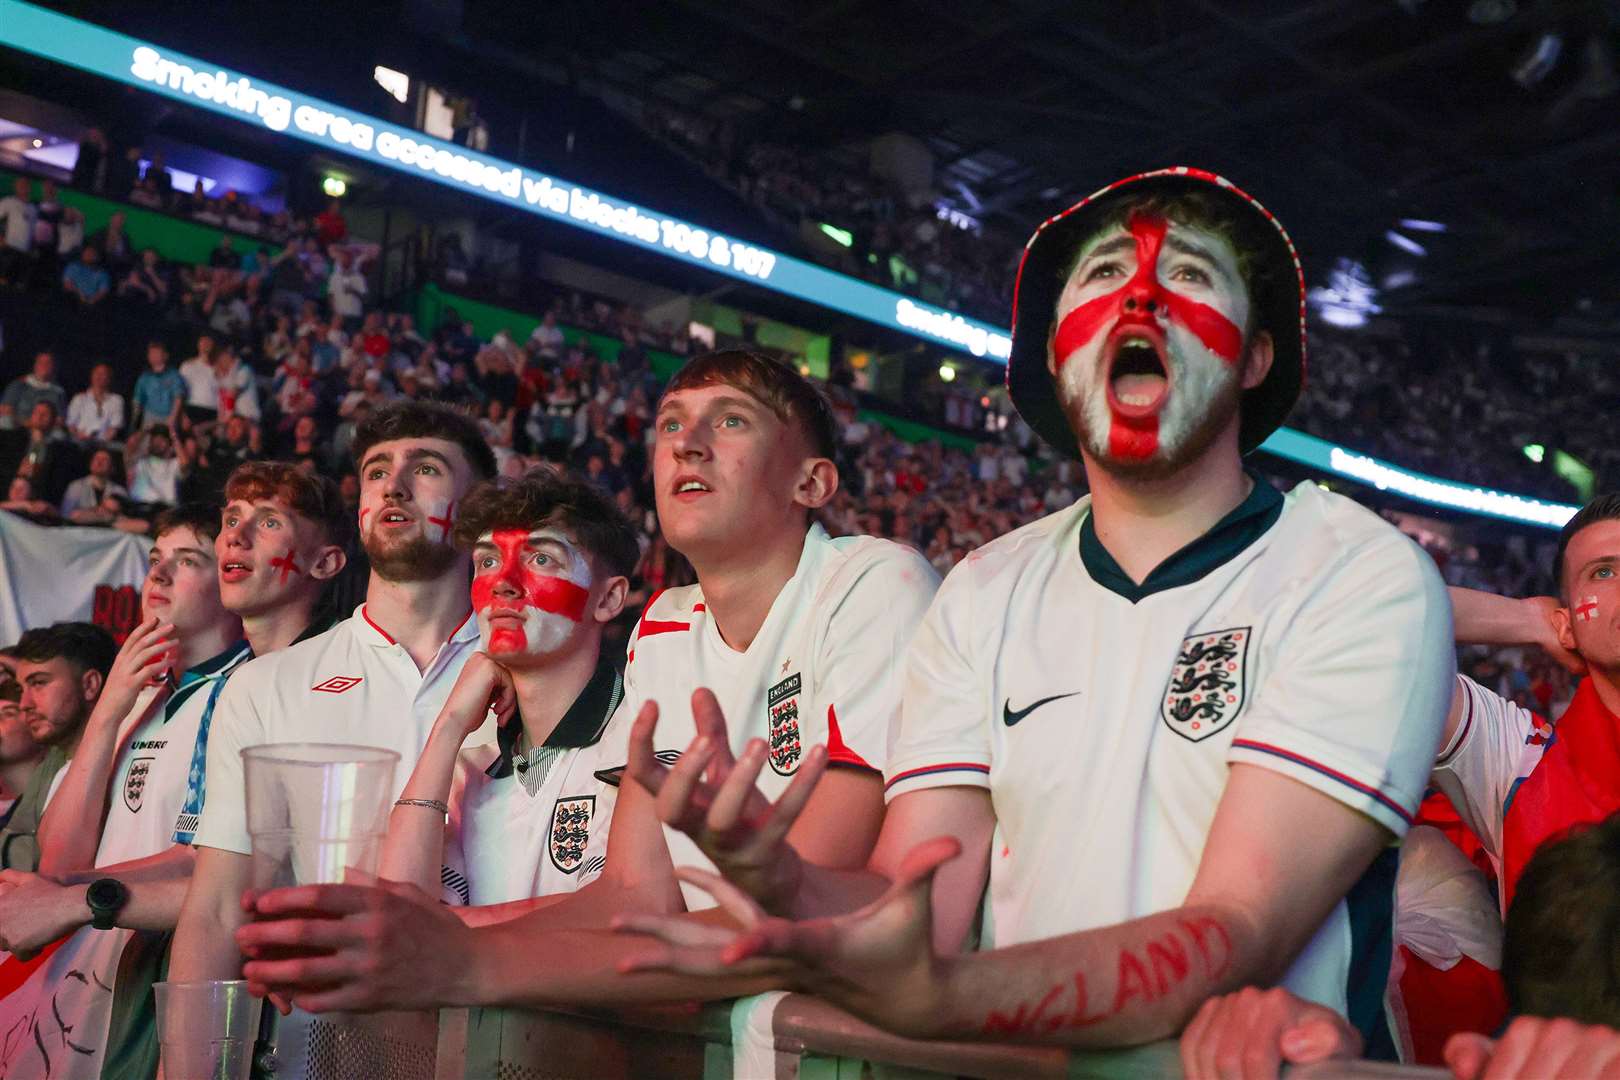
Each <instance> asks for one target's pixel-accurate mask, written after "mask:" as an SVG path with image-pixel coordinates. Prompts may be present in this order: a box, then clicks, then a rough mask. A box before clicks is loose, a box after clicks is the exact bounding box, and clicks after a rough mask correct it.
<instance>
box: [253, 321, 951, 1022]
mask: <svg viewBox="0 0 1620 1080" xmlns="http://www.w3.org/2000/svg"><path fill="white" fill-rule="evenodd" d="M656 430H657V437H656V442H655V444H654V448H653V455H654V456H653V476H654V482H655V485H656V492H657V503H658V517H659V524H660V526H661V528H662V530H663V533H664V535H665V537H666V538H667V539H668V541H669V544H670V546H671V547H673V548H675V549H676V550H678V551H680V552H682V553H683V554H685V555H686V556H687V558H689V559H690V560H691V561H692V565H693V566H694V567H695V568H696V570H697V574H698V583H697V584H696V585H693V586H688V587H686V588H680V589H670V590H667V591H665V592H661V593H659V594H657V595H655V596H654V597H653V598H652V599H651V600H650V601H649V602H648V604H647V608H646V610H645V611H644V612H643V614H642V617H641V619H640V621H639V622H638V623H637V624H636V630H635V632H634V635H633V638H632V641H631V643H630V649H629V652H628V655H627V665H626V669H625V678H624V682H625V687H624V692H625V700H624V704H623V705H622V706H621V707H620V715H619V718H618V719H616V720H615V721H614V723H613V725H612V726H611V727H610V730H609V732H608V733H607V734H606V735H605V736H604V739H603V744H602V745H603V747H604V749H603V750H602V751H601V754H602V755H603V756H604V757H608V756H609V755H610V751H609V750H608V749H607V748H608V747H612V751H611V757H612V759H613V763H614V764H619V763H622V762H624V761H625V760H626V758H625V751H626V742H627V729H628V727H629V721H630V719H631V718H632V717H634V716H636V715H638V714H639V715H641V716H643V717H649V718H650V717H657V716H662V717H663V718H664V725H663V728H662V729H661V731H660V735H661V742H660V746H659V751H660V754H661V755H662V756H665V757H668V758H674V757H676V756H679V755H680V753H681V749H682V747H684V746H685V745H686V744H687V743H689V742H690V741H691V739H692V734H693V732H694V731H696V730H697V729H698V728H699V726H703V727H704V728H705V730H706V729H707V728H708V727H712V726H713V725H712V724H708V723H707V721H706V720H704V719H703V718H705V717H708V716H709V715H711V714H712V713H714V712H715V711H716V710H717V708H719V707H720V706H719V705H717V701H718V702H720V703H723V706H724V707H725V708H726V709H727V710H728V714H729V715H731V716H733V717H735V718H736V723H735V726H734V728H733V731H732V735H731V736H730V741H729V742H728V741H727V739H726V737H725V735H724V732H722V737H721V738H719V739H716V740H711V741H710V742H709V743H707V744H705V745H703V746H700V747H698V748H697V749H696V751H695V752H694V753H692V754H690V755H689V758H690V760H692V761H695V762H696V763H697V765H696V767H697V768H699V769H701V768H702V766H703V763H705V762H707V761H709V760H710V759H711V758H712V759H714V760H716V761H720V760H723V761H726V762H730V761H731V760H732V758H733V755H740V756H741V757H742V759H743V760H744V761H746V762H751V763H752V764H753V766H754V768H756V769H757V770H761V775H762V777H763V779H762V780H761V784H762V785H763V786H764V787H765V788H766V789H767V790H768V791H769V792H770V793H771V794H773V795H783V796H784V797H786V798H788V799H790V800H792V799H800V798H806V797H807V798H808V799H809V803H808V805H806V806H804V807H803V812H802V813H801V814H800V815H799V817H798V820H797V824H796V825H795V827H794V829H793V830H792V831H791V832H790V833H788V834H787V837H786V843H787V844H789V845H791V846H792V847H793V848H794V850H796V851H798V852H800V853H801V854H802V855H803V856H804V857H805V858H806V859H807V860H811V861H814V862H816V863H817V864H820V865H824V866H830V867H836V868H841V869H846V870H853V869H855V868H858V867H860V866H862V865H864V864H865V862H866V860H867V858H868V856H869V854H870V851H871V846H872V841H873V839H874V838H875V837H876V836H877V832H878V828H879V824H880V822H881V820H882V817H883V795H882V780H881V775H880V772H879V770H880V769H882V768H883V766H884V763H885V761H886V755H887V753H888V743H889V736H890V731H891V728H892V727H893V724H894V722H895V719H896V717H897V716H898V715H899V709H900V669H901V659H902V657H903V655H904V652H905V649H906V645H907V643H908V642H909V641H910V638H911V634H912V631H913V629H914V627H915V626H916V624H917V621H918V620H919V619H920V618H921V617H922V612H923V610H924V609H925V608H926V606H927V604H928V601H929V598H930V597H931V596H932V594H933V591H934V587H935V583H936V578H935V576H934V574H933V571H932V570H931V569H930V568H929V566H928V564H927V563H926V562H925V561H923V559H922V558H921V556H919V555H918V554H917V553H916V552H914V551H911V550H909V549H907V548H903V547H900V546H899V545H897V544H891V543H888V542H886V541H880V540H875V539H872V538H870V537H841V538H837V539H834V538H832V537H829V536H828V535H827V533H826V531H825V530H824V529H823V528H822V527H821V526H820V525H818V524H814V523H813V518H812V514H813V512H814V511H815V510H816V509H817V508H819V507H821V506H823V505H825V504H826V503H827V501H828V500H829V499H831V498H832V496H833V495H834V493H835V492H836V490H837V484H838V474H837V470H836V468H835V467H834V465H833V462H832V460H831V459H832V457H833V453H834V447H835V445H836V433H835V430H834V422H833V419H832V413H831V410H830V409H829V407H828V405H827V403H826V401H825V399H824V398H822V397H821V395H820V394H819V393H818V392H817V391H816V390H815V388H814V387H813V386H811V385H810V384H809V383H808V382H807V381H806V380H804V379H803V378H801V377H800V376H799V375H798V374H797V373H795V372H793V371H792V370H791V369H789V368H787V367H785V366H783V365H780V364H777V363H774V362H772V361H770V360H768V359H766V358H764V357H760V356H757V355H754V354H751V353H744V352H735V351H726V352H717V353H710V354H707V355H704V356H700V357H697V358H695V359H693V360H692V361H691V362H690V363H688V364H687V365H686V367H684V368H682V369H681V371H680V372H679V373H678V374H677V375H676V376H675V377H674V379H673V380H671V382H670V384H669V386H668V388H667V389H666V390H665V392H664V396H663V399H662V401H661V402H660V404H659V410H658V420H657V428H656ZM823 748H825V749H823ZM829 759H830V761H831V762H832V763H833V765H835V766H836V767H835V768H832V769H830V770H827V772H826V775H825V776H824V777H823V778H822V782H821V783H820V785H819V787H817V788H816V790H815V792H814V794H813V795H812V794H811V788H810V786H809V783H808V782H807V778H813V777H814V776H817V775H821V773H822V766H823V765H824V764H825V763H826V762H827V761H828V760H829ZM790 793H791V794H790ZM598 813H600V811H598ZM573 857H574V856H573V855H570V856H569V858H570V859H571V858H573ZM694 861H696V862H699V863H702V862H703V861H704V860H703V856H702V854H701V853H700V852H699V851H698V849H697V848H696V847H695V846H694V845H693V844H692V843H691V841H689V840H688V839H687V838H686V837H685V836H684V835H681V834H679V833H676V832H673V831H671V830H667V829H664V828H662V827H661V826H660V823H659V821H658V817H657V815H656V814H655V813H654V809H653V805H652V800H651V797H650V795H649V793H648V792H647V791H646V790H645V789H643V788H642V787H641V786H640V785H639V784H635V783H625V784H622V785H621V786H620V788H619V791H618V795H617V798H616V801H615V805H614V807H613V816H612V823H611V831H610V832H609V838H608V845H607V852H606V865H605V867H604V869H603V872H602V875H601V877H599V878H598V879H597V880H596V881H594V882H591V883H589V884H587V885H586V886H585V887H583V888H581V889H579V890H578V891H576V892H574V893H573V894H571V895H569V896H567V897H565V898H563V899H561V900H558V901H557V902H555V903H552V904H550V905H549V906H546V907H544V908H542V909H541V910H537V911H533V912H530V913H528V914H526V915H523V916H522V917H521V918H517V919H513V920H509V921H506V922H502V923H500V924H498V925H495V926H487V927H480V928H475V929H469V928H467V927H466V926H464V925H463V924H462V923H461V922H460V920H458V919H456V918H455V917H453V916H451V915H448V914H446V913H444V912H443V911H441V910H439V906H438V905H436V904H433V903H431V902H428V901H427V900H426V898H424V897H421V896H419V895H414V896H408V895H399V894H398V893H397V892H395V893H384V892H383V891H382V890H378V889H366V888H363V887H358V886H341V885H340V886H322V887H316V888H299V889H286V890H279V891H277V892H273V893H269V894H266V895H265V896H263V897H260V898H258V901H257V906H256V911H257V913H258V914H259V915H260V916H261V918H260V919H259V920H258V921H255V922H253V923H252V924H250V925H248V926H245V927H243V929H242V930H241V931H240V932H239V934H238V941H240V942H241V943H242V945H243V947H244V949H245V950H247V951H248V952H249V955H250V962H249V963H248V964H247V965H246V967H245V968H244V972H245V974H246V975H247V977H248V978H249V979H250V980H254V981H255V982H259V983H261V984H263V985H266V986H269V987H270V988H272V989H279V990H282V991H284V992H286V993H290V994H292V995H294V996H295V998H296V1000H297V1001H299V1002H300V1003H302V1004H305V1005H306V1006H307V1007H309V1008H312V1009H327V1008H386V1007H420V1006H430V1005H439V1004H507V1003H530V1004H546V1003H569V1002H590V1001H598V1002H603V1001H605V1002H612V1001H620V1002H622V1001H626V1000H630V999H631V998H639V999H641V1000H648V999H670V998H688V999H689V998H691V997H693V996H696V995H699V994H707V995H709V996H716V997H722V996H729V995H730V994H732V993H736V992H738V991H739V990H742V989H752V988H753V987H754V985H756V984H758V982H759V981H758V980H754V982H753V983H737V984H727V985H726V986H723V987H717V986H716V985H715V984H713V983H703V982H699V981H697V980H682V979H670V978H665V977H657V978H646V977H644V978H640V979H636V980H627V979H625V978H624V977H623V976H622V975H620V974H619V972H618V970H617V962H618V960H619V959H620V958H621V957H622V956H623V955H625V954H626V952H627V951H628V949H629V947H630V945H631V944H633V943H628V942H626V941H623V940H615V939H614V938H613V937H612V936H611V935H610V934H607V933H605V932H602V930H601V928H605V927H606V926H607V924H608V922H609V921H610V920H611V919H612V918H613V917H614V916H615V915H621V914H631V913H638V912H639V913H646V912H670V911H679V910H681V908H682V907H684V906H687V904H691V905H693V906H705V905H707V904H708V900H707V898H706V897H705V896H704V895H703V893H702V892H701V891H700V890H695V889H694V890H692V891H691V892H689V893H687V894H686V896H685V897H684V900H683V895H682V890H681V888H680V887H679V884H678V882H677V881H676V880H675V877H674V874H673V867H674V866H677V865H683V864H687V863H690V862H694ZM368 911H369V912H374V913H376V914H375V916H373V915H366V914H364V913H365V912H368ZM288 913H298V914H299V915H300V916H302V915H304V914H306V913H309V914H316V915H321V914H324V915H328V916H331V917H329V918H305V917H294V918H282V916H284V915H287V914H288ZM703 915H704V917H705V918H709V919H716V918H721V919H723V914H722V913H703ZM339 916H342V917H341V918H338V917H339ZM593 928H594V929H593ZM310 944H318V945H319V946H320V947H322V948H324V949H327V950H330V953H331V955H328V956H322V957H315V958H300V959H294V960H273V959H267V958H256V957H261V956H262V953H260V952H259V950H267V949H270V948H275V947H279V946H298V945H304V946H306V947H307V946H308V945H310ZM446 955H454V956H460V957H464V958H465V963H462V964H458V965H446V964H443V963H438V962H434V961H433V960H431V959H430V958H436V957H442V956H446ZM536 956H540V957H544V958H545V960H544V962H540V963H537V962H535V961H534V959H533V958H534V957H536Z"/></svg>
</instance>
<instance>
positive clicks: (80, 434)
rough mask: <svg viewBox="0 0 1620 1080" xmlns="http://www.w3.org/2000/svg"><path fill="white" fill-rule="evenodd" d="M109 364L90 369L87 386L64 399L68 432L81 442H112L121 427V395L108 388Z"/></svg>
mask: <svg viewBox="0 0 1620 1080" xmlns="http://www.w3.org/2000/svg"><path fill="white" fill-rule="evenodd" d="M112 374H113V372H112V365H111V364H108V363H105V362H103V363H100V364H97V365H96V366H95V367H93V368H91V369H90V386H89V388H88V389H85V390H81V391H79V392H78V393H77V394H74V395H73V400H72V401H70V402H68V408H67V429H68V434H70V435H72V436H73V438H75V439H77V440H78V441H79V442H81V443H105V442H114V441H116V440H117V439H118V436H119V435H120V434H121V433H122V432H123V430H124V398H123V395H122V394H115V393H113V391H112Z"/></svg>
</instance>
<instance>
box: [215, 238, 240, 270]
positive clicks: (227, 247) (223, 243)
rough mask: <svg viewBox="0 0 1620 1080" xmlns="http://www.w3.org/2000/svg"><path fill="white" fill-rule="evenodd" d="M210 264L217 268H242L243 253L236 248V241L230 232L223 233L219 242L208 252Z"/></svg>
mask: <svg viewBox="0 0 1620 1080" xmlns="http://www.w3.org/2000/svg"><path fill="white" fill-rule="evenodd" d="M208 265H209V266H211V267H213V268H214V269H215V270H240V269H241V268H242V255H241V253H240V252H238V251H237V250H236V241H235V240H234V239H232V238H231V234H230V233H221V234H220V236H219V243H217V244H215V245H214V248H213V250H212V251H210V252H209V253H208Z"/></svg>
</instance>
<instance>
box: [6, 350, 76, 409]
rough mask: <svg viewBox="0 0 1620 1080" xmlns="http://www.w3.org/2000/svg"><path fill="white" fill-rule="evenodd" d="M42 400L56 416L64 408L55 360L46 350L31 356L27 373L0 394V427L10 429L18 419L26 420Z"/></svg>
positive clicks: (63, 394)
mask: <svg viewBox="0 0 1620 1080" xmlns="http://www.w3.org/2000/svg"><path fill="white" fill-rule="evenodd" d="M41 401H48V402H50V403H51V404H52V405H53V406H55V407H56V412H57V415H58V416H60V415H61V414H62V412H63V411H64V410H66V408H67V391H65V390H63V389H62V387H61V384H60V383H58V382H57V381H56V357H55V355H54V354H52V353H51V352H50V351H49V350H46V351H41V352H39V353H36V354H35V355H34V366H33V367H32V368H31V369H29V372H28V374H26V375H19V376H17V377H16V378H15V379H13V380H11V382H9V383H7V384H6V389H5V393H3V394H0V428H9V427H11V426H13V424H15V422H16V419H17V418H18V417H27V416H28V415H29V414H31V413H32V412H33V411H34V406H35V405H36V404H38V403H39V402H41Z"/></svg>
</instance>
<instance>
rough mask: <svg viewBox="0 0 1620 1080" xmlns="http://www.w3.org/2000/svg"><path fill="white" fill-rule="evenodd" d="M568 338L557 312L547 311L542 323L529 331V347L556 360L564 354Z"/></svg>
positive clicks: (537, 353)
mask: <svg viewBox="0 0 1620 1080" xmlns="http://www.w3.org/2000/svg"><path fill="white" fill-rule="evenodd" d="M565 344H566V339H565V338H564V337H563V332H562V329H561V328H560V327H558V325H557V313H556V312H555V311H547V312H546V314H545V316H544V317H543V318H541V320H540V324H539V325H538V326H536V327H535V328H534V329H533V330H532V331H530V332H529V349H530V351H532V352H533V353H534V354H535V355H537V356H542V357H544V358H545V359H547V360H555V359H556V358H557V357H559V356H561V355H562V351H563V346H564V345H565Z"/></svg>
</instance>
